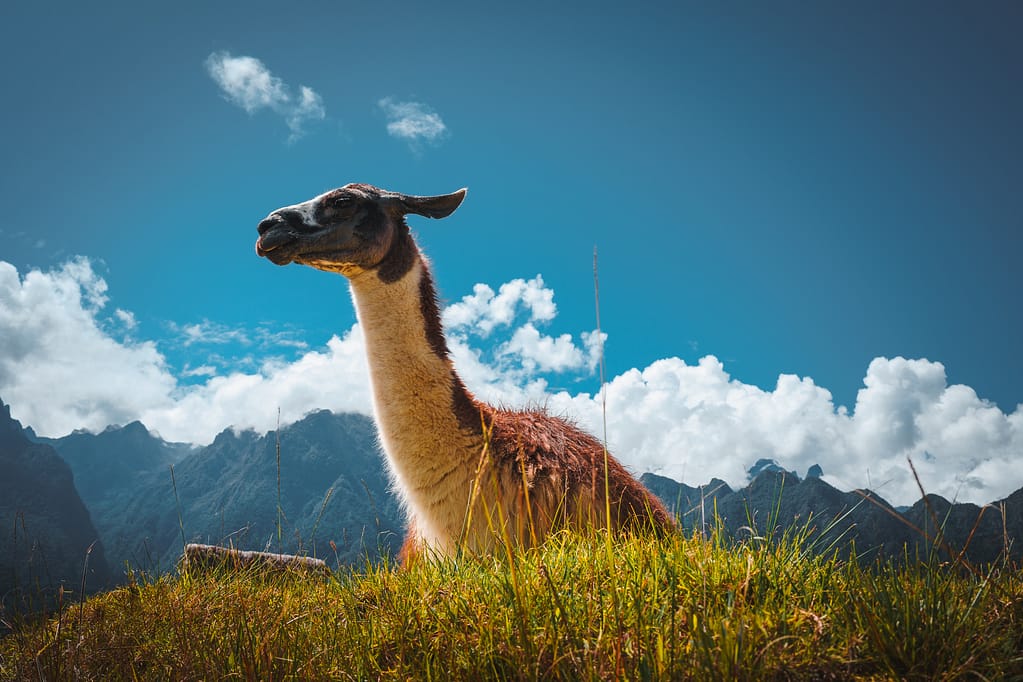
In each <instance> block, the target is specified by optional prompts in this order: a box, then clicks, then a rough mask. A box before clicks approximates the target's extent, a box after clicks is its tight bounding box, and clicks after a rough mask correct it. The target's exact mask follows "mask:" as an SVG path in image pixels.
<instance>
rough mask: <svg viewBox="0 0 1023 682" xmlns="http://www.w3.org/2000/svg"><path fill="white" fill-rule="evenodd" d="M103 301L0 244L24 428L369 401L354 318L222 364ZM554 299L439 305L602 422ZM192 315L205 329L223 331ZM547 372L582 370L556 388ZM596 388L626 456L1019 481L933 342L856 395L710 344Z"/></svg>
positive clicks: (471, 338)
mask: <svg viewBox="0 0 1023 682" xmlns="http://www.w3.org/2000/svg"><path fill="white" fill-rule="evenodd" d="M108 302H109V296H108V291H107V285H106V282H105V281H104V280H103V279H102V277H100V276H99V275H98V274H97V273H96V272H95V270H94V268H93V267H92V264H91V263H90V262H89V261H87V260H84V259H77V260H73V261H71V262H69V263H66V264H65V265H64V266H62V267H61V268H58V269H56V270H53V271H50V272H40V271H38V270H32V271H30V272H28V273H27V274H26V275H24V277H22V276H21V275H19V273H18V271H17V269H16V268H14V266H12V265H10V264H8V263H4V262H0V338H3V340H4V343H3V344H2V345H0V397H2V398H3V399H4V400H5V402H7V403H9V404H10V405H11V406H12V411H13V413H14V415H15V417H17V418H19V419H21V420H22V421H23V422H24V423H26V424H29V425H31V426H33V427H34V428H35V429H36V430H37V432H39V433H41V434H43V435H54V436H57V435H63V434H64V433H67V432H69V431H71V430H72V429H75V428H81V427H85V428H89V429H92V430H100V429H102V428H104V427H105V426H107V425H108V424H111V423H125V422H127V421H130V420H132V419H141V420H142V421H143V422H144V423H145V424H146V425H147V426H149V427H150V428H152V429H154V430H155V431H157V432H159V433H161V434H162V435H163V436H164V437H165V438H169V439H173V440H185V441H191V442H197V443H205V442H209V441H210V440H212V438H213V437H214V436H215V435H216V434H217V433H218V432H219V431H221V430H222V429H224V428H226V427H228V426H231V425H233V426H235V427H238V428H254V429H256V430H259V431H265V430H269V429H272V428H273V427H274V424H275V422H276V419H277V409H278V407H279V408H280V410H281V417H282V421H284V422H285V423H287V422H290V421H294V420H296V419H298V418H300V417H301V416H302V415H303V414H305V413H307V412H308V411H310V410H312V409H318V408H328V409H332V410H337V411H345V410H349V411H358V412H363V413H369V411H370V409H371V408H370V396H369V384H368V377H367V372H366V367H365V361H364V341H363V336H362V332H361V329H360V328H359V326H358V325H354V326H353V327H352V328H351V329H349V330H347V331H346V332H345V333H344V334H342V335H340V336H335V337H334V338H332V339H331V340H330V341H329V342H328V343H327V344H326V346H325V347H322V348H319V349H313V350H305V351H304V352H302V353H301V354H300V355H299V356H298V358H297V359H296V360H294V361H287V360H280V359H278V360H269V361H265V362H263V364H262V365H261V366H259V367H258V369H256V370H254V371H248V372H243V371H234V372H227V373H224V372H221V371H218V370H217V369H216V368H214V367H212V366H211V365H209V364H208V363H202V364H200V365H198V366H196V367H195V368H186V369H185V370H183V371H182V372H180V373H179V374H180V376H175V374H174V373H173V372H171V371H170V369H169V368H168V365H167V362H166V361H165V359H164V357H163V356H162V355H161V354H160V352H159V351H158V348H157V346H156V344H154V343H153V342H151V341H139V340H133V339H131V338H130V337H129V338H126V339H123V340H121V341H117V340H115V339H114V338H113V337H112V336H111V334H110V332H109V331H108V330H110V329H112V328H113V327H114V324H113V323H114V322H119V323H121V326H120V327H118V329H121V330H123V329H125V328H128V329H129V330H130V329H131V328H133V325H132V324H131V322H130V321H132V320H134V316H131V314H130V313H128V312H127V311H123V310H120V309H116V308H115V309H114V310H113V312H112V313H110V314H109V315H108V314H107V312H106V311H107V307H108ZM556 315H557V307H556V306H555V304H554V292H553V291H551V290H550V289H549V288H547V287H546V286H545V285H544V283H543V280H542V278H540V277H539V276H538V277H535V278H533V279H532V280H514V281H512V282H508V283H505V284H504V285H501V286H500V287H499V288H498V290H497V291H496V292H495V291H494V289H493V288H491V287H490V286H487V285H484V284H479V285H477V286H476V287H475V288H474V290H473V293H471V294H469V295H467V296H465V297H464V298H462V299H461V300H460V301H458V302H456V303H454V304H452V305H450V306H448V307H447V308H446V309H445V310H444V312H443V318H444V321H445V324H446V326H447V329H448V341H449V345H450V346H451V350H452V355H453V357H454V360H455V364H456V366H457V367H458V369H459V372H460V373H461V375H462V376H463V378H464V379H465V380H466V383H467V384H468V385H469V387H470V388H471V389H472V390H473V391H475V392H476V393H477V394H478V395H479V396H480V397H482V398H484V399H487V400H490V401H493V402H496V403H499V404H502V405H507V406H518V405H526V404H532V405H536V404H541V405H546V406H547V408H548V409H549V410H550V411H551V412H553V413H555V414H562V415H568V416H570V417H572V418H573V419H575V420H576V421H577V422H579V423H580V424H581V425H582V426H584V427H585V428H587V429H589V430H591V431H592V432H594V433H596V434H598V435H601V434H602V431H603V418H602V412H603V410H602V399H601V395H600V391H599V386H598V385H597V384H598V383H599V382H598V381H597V379H596V377H595V376H594V366H595V364H596V362H597V360H598V353H597V348H598V346H599V338H598V337H597V335H596V332H583V333H581V334H580V335H579V336H578V340H576V337H574V336H572V335H570V334H567V333H560V334H556V335H548V334H546V333H545V331H544V330H545V329H546V327H547V326H548V325H551V324H553V323H554V322H555V321H556ZM198 326H199V329H198V330H197V331H196V334H195V336H196V338H197V339H202V341H201V342H203V343H215V342H216V340H217V339H218V338H221V333H222V332H224V331H225V330H224V329H222V328H220V327H218V326H217V325H214V324H212V323H208V322H204V323H201V324H200V325H198ZM179 329H180V330H187V329H188V326H187V325H186V326H182V327H179ZM183 333H185V334H187V333H188V332H187V331H184V332H183ZM250 335H251V336H252V337H253V338H255V337H256V336H258V334H256V333H251V332H250ZM196 343H200V340H197V341H196ZM324 377H330V380H329V381H324ZM554 377H556V378H557V380H558V384H559V385H562V386H565V385H575V386H577V387H578V386H587V387H589V388H588V390H568V389H561V390H553V389H552V388H551V386H550V384H549V379H551V378H554ZM186 378H191V379H194V380H197V381H199V383H192V384H186V383H185V381H184V380H185V379H186ZM605 399H606V408H607V409H606V414H607V439H608V443H609V446H610V448H611V450H612V452H614V453H615V454H616V455H617V456H618V457H619V458H620V459H621V460H622V461H623V462H624V463H625V464H626V465H628V466H629V467H630V468H631V469H632V470H633V471H635V472H637V473H642V472H644V471H653V472H656V473H660V474H663V475H666V476H671V477H673V478H675V479H678V480H684V481H686V482H688V483H691V484H697V483H705V482H706V481H707V480H709V479H710V478H711V477H712V476H718V477H720V478H723V479H725V480H726V481H728V482H729V483H730V484H732V485H733V486H739V485H743V484H745V482H746V471H747V470H748V468H749V467H750V465H752V464H753V463H754V462H755V461H756V460H757V459H760V458H762V457H768V458H773V459H775V460H776V461H777V462H778V463H779V464H781V465H782V466H784V467H786V468H788V469H793V470H797V471H798V472H800V473H803V472H805V471H806V469H807V468H809V467H810V466H811V465H813V464H820V465H821V467H822V468H823V469H824V472H825V479H827V480H828V481H829V482H831V483H833V484H834V485H836V486H838V487H840V488H842V489H846V490H848V489H851V488H854V487H870V488H872V489H874V490H875V491H877V492H879V493H880V494H881V495H883V496H884V497H885V498H886V499H888V500H889V501H890V502H892V503H894V504H908V503H912V502H913V501H914V500H915V499H917V498H918V491H917V489H916V484H915V482H914V481H913V479H912V476H911V475H910V473H909V469H908V467H907V464H906V460H907V458H912V460H913V462H914V465H915V466H916V468H917V471H918V472H919V474H920V476H921V479H922V482H923V485H924V487H925V488H926V489H927V491H928V492H935V493H938V494H941V495H944V496H946V497H948V498H957V499H959V500H965V501H972V502H978V503H984V502H989V501H992V500H995V499H999V498H1001V497H1004V496H1006V495H1007V494H1009V493H1010V492H1012V491H1013V490H1015V489H1017V488H1019V487H1020V486H1021V485H1023V476H1021V475H1020V474H1019V473H1018V468H1019V465H1018V462H1019V461H1020V458H1021V456H1023V406H1020V407H1017V409H1016V410H1015V411H1014V412H1012V413H1008V414H1007V413H1005V412H1003V411H1001V410H1000V409H999V408H998V407H997V406H996V405H994V404H992V403H990V402H988V401H985V400H984V399H982V398H981V397H979V396H978V395H977V394H976V392H975V391H974V390H973V389H971V388H970V387H968V386H962V385H949V383H948V379H947V375H946V372H945V368H944V366H943V365H941V363H938V362H933V361H929V360H924V359H905V358H900V357H896V358H876V359H874V360H873V362H871V363H870V366H869V367H868V368H867V370H866V375H865V377H864V382H863V388H862V389H861V390H860V391H859V393H858V395H857V398H856V403H855V405H854V409H852V410H851V411H849V410H846V409H845V408H842V407H837V406H836V405H835V404H834V400H833V398H832V395H831V393H830V392H829V391H828V390H826V389H825V388H823V387H820V386H817V385H816V384H815V383H814V381H813V379H811V378H809V377H797V376H793V375H787V374H783V375H781V376H779V377H778V380H777V382H776V384H775V385H774V386H773V387H771V388H770V389H769V390H765V389H761V388H758V387H756V386H752V385H749V384H745V383H743V382H742V381H739V380H737V379H735V378H733V377H731V376H730V375H729V374H728V372H726V371H725V367H724V365H723V364H722V363H721V362H720V361H719V360H717V359H716V358H715V357H714V356H711V355H708V356H706V357H704V358H702V359H701V360H700V361H699V362H698V363H696V364H695V365H690V364H687V363H686V362H684V361H682V360H681V359H679V358H666V359H663V360H658V361H656V362H654V363H652V364H650V365H649V366H647V367H645V368H642V369H639V368H637V369H632V370H629V371H627V372H625V373H623V374H621V375H619V376H617V377H614V378H613V379H611V381H610V382H609V383H608V385H607V387H606V391H605Z"/></svg>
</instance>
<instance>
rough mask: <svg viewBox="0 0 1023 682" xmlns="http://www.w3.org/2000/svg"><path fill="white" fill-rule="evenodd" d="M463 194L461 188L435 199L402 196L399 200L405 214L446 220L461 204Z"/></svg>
mask: <svg viewBox="0 0 1023 682" xmlns="http://www.w3.org/2000/svg"><path fill="white" fill-rule="evenodd" d="M465 192H466V188H465V187H463V188H462V189H460V190H458V191H457V192H452V193H451V194H441V195H439V196H435V197H414V196H409V195H407V194H402V195H400V199H401V205H402V207H403V208H404V209H405V212H406V213H415V214H416V215H421V216H426V217H427V218H446V217H448V216H449V215H451V214H452V213H454V212H455V209H456V208H458V206H459V204H461V203H462V199H464V198H465Z"/></svg>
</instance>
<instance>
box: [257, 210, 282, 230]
mask: <svg viewBox="0 0 1023 682" xmlns="http://www.w3.org/2000/svg"><path fill="white" fill-rule="evenodd" d="M284 222H285V221H284V218H282V217H281V216H280V215H278V214H277V213H271V214H270V215H268V216H267V217H266V218H263V220H261V221H260V222H259V225H258V226H257V227H256V229H257V230H258V231H259V235H260V236H263V235H264V234H266V233H267V232H269V231H270V230H272V229H273V228H275V227H279V226H281V225H282V224H284Z"/></svg>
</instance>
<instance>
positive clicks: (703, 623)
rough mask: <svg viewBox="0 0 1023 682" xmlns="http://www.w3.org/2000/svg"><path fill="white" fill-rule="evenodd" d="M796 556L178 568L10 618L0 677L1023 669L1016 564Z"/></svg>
mask: <svg viewBox="0 0 1023 682" xmlns="http://www.w3.org/2000/svg"><path fill="white" fill-rule="evenodd" d="M804 549H805V542H804V540H803V539H802V538H800V537H799V536H797V535H793V534H790V535H788V536H786V537H785V538H783V539H781V540H780V541H777V542H772V543H766V542H764V541H762V540H758V539H756V538H753V539H750V540H749V541H747V542H745V543H742V544H740V545H738V546H735V545H732V544H726V543H724V542H721V541H719V540H718V539H717V538H716V537H713V536H712V537H710V538H704V537H701V536H694V537H684V536H682V535H681V534H680V535H676V536H674V537H669V538H665V539H662V540H656V539H651V538H626V539H620V540H614V541H608V540H607V539H606V537H605V536H603V535H600V534H596V535H594V536H590V537H581V536H579V535H572V534H564V535H560V536H556V537H555V538H553V539H552V540H551V541H550V542H548V543H547V544H546V545H545V546H543V547H542V548H541V549H539V550H531V551H515V550H508V552H507V553H506V555H505V556H502V557H500V558H498V559H492V558H491V559H483V558H469V557H464V558H460V559H457V560H450V561H443V562H423V563H420V564H417V565H414V566H412V567H411V568H408V569H405V570H398V569H395V568H394V567H392V566H388V565H377V566H366V567H364V568H363V569H362V570H354V571H351V572H349V573H345V574H342V575H339V576H336V577H334V578H331V579H323V578H318V579H317V578H308V577H301V576H297V575H282V574H265V573H264V574H260V573H256V572H248V573H238V572H233V573H232V572H228V571H219V572H214V573H213V574H211V573H202V574H199V573H193V574H187V573H186V574H185V575H181V576H178V577H162V578H158V579H155V580H152V581H141V582H138V583H136V584H132V585H130V586H128V587H125V588H121V589H118V590H116V591H113V592H110V593H106V594H103V595H99V596H96V597H93V598H91V599H89V600H87V601H85V602H84V604H79V603H76V602H73V600H71V599H68V602H69V603H67V604H66V606H65V608H64V609H63V610H62V611H60V612H59V613H58V614H55V615H53V617H51V618H50V619H49V620H48V621H46V622H45V623H42V624H37V625H31V626H29V625H22V626H20V627H19V628H17V630H16V631H15V633H14V634H12V635H9V636H8V637H6V638H5V639H3V640H2V641H0V679H5V680H8V679H9V680H14V679H19V680H20V679H47V680H61V679H86V680H90V679H96V680H98V679H103V680H106V679H175V680H199V679H207V680H211V679H227V678H230V679H249V680H279V679H342V680H343V679H417V680H427V679H440V680H447V679H572V680H575V679H630V680H633V679H694V680H736V679H816V680H819V679H850V678H852V679H921V680H931V679H967V678H968V679H1012V678H1021V677H1023V576H1021V575H1020V572H1019V571H1017V570H1011V567H1009V566H1007V565H1000V566H995V567H988V568H985V569H983V570H981V569H976V568H972V567H968V566H964V565H962V564H949V563H945V564H939V563H937V562H936V561H928V560H927V559H926V557H925V558H924V560H923V561H921V562H907V563H906V564H905V565H902V566H900V567H895V566H893V565H888V564H884V565H878V564H875V565H871V566H865V567H864V566H859V565H858V564H857V563H856V562H855V561H848V562H846V561H840V560H838V559H834V558H824V557H820V556H813V555H812V554H811V553H809V552H805V551H804Z"/></svg>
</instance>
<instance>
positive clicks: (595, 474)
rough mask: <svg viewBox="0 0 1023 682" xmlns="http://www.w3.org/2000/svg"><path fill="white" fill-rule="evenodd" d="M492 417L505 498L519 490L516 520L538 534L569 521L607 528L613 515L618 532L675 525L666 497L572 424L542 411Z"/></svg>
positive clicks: (493, 448)
mask: <svg viewBox="0 0 1023 682" xmlns="http://www.w3.org/2000/svg"><path fill="white" fill-rule="evenodd" d="M488 421H489V422H490V432H489V436H488V440H487V442H488V449H489V452H490V454H491V457H492V460H493V462H494V464H495V468H496V471H497V472H499V477H500V478H501V479H502V486H501V487H502V488H504V490H505V497H509V496H510V495H511V494H512V491H514V498H515V500H516V505H515V506H516V508H514V509H512V510H509V511H510V512H511V513H512V514H516V512H518V513H517V514H516V515H517V516H519V518H520V522H519V524H518V525H520V526H521V525H523V524H531V525H532V527H533V534H534V535H536V536H537V539H540V540H542V536H544V535H546V534H548V533H549V532H553V531H555V530H557V529H558V528H559V527H562V526H566V525H567V526H571V527H575V528H592V527H596V528H602V527H605V526H607V523H608V514H610V523H611V527H612V528H613V529H616V530H619V529H620V530H627V531H653V532H655V533H657V534H661V533H664V532H667V531H670V530H671V529H673V528H675V521H674V519H673V518H672V516H671V515H670V514H669V513H668V511H667V510H666V509H665V508H664V505H663V504H661V502H660V500H658V499H657V498H656V497H654V496H653V495H652V494H651V493H650V492H649V491H648V490H647V489H646V488H645V487H643V485H642V484H640V483H639V482H638V481H637V480H636V479H635V478H634V477H633V476H632V475H631V474H630V473H629V472H628V471H626V469H625V467H624V466H622V464H621V463H620V462H618V460H616V459H615V458H614V457H612V456H611V455H610V454H609V453H607V451H606V449H605V448H604V445H603V444H602V443H601V442H600V441H599V440H598V439H596V438H595V437H593V436H592V435H590V434H588V433H586V432H585V431H583V430H581V429H579V428H578V427H576V426H575V425H574V424H572V423H570V422H568V421H566V420H565V419H562V418H560V417H554V416H551V415H549V414H547V413H546V412H545V411H544V410H524V411H506V410H495V411H494V412H493V413H492V415H490V419H489V420H488ZM605 465H606V466H605ZM605 472H606V475H605ZM527 498H528V499H527ZM527 502H528V504H527ZM525 530H526V532H527V534H528V532H529V528H528V526H527V527H526V528H525Z"/></svg>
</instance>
